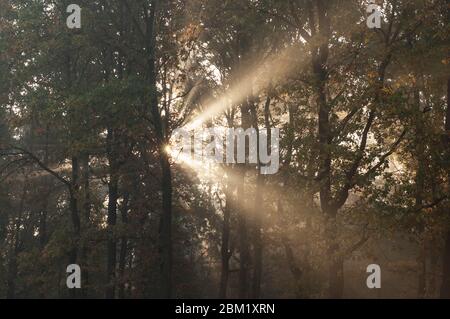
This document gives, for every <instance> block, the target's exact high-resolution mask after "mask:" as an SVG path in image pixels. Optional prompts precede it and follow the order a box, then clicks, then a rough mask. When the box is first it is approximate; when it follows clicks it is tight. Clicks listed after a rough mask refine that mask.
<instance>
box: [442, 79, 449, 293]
mask: <svg viewBox="0 0 450 319" xmlns="http://www.w3.org/2000/svg"><path fill="white" fill-rule="evenodd" d="M444 138H445V145H446V152H447V159H448V158H450V78H448V79H447V111H446V119H445V136H444ZM446 165H448V163H446ZM447 183H448V188H450V170H449V173H448V176H447ZM441 298H446V299H448V298H450V229H449V230H447V235H446V238H445V248H444V257H443V271H442V286H441Z"/></svg>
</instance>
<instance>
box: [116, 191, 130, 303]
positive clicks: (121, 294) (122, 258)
mask: <svg viewBox="0 0 450 319" xmlns="http://www.w3.org/2000/svg"><path fill="white" fill-rule="evenodd" d="M128 201H129V194H128V192H126V193H125V194H124V196H123V203H122V207H121V209H120V215H121V216H122V224H123V225H126V224H128V212H127V211H128ZM127 254H128V238H127V236H126V235H122V237H121V238H120V253H119V291H118V298H119V299H124V298H125V266H126V261H127Z"/></svg>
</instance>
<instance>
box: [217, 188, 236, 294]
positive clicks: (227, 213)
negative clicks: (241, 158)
mask: <svg viewBox="0 0 450 319" xmlns="http://www.w3.org/2000/svg"><path fill="white" fill-rule="evenodd" d="M226 187H227V189H226V192H225V200H226V202H225V207H224V208H223V224H222V246H221V248H220V252H221V258H222V259H221V269H220V287H219V298H220V299H225V298H226V297H227V287H228V276H229V274H230V257H231V251H230V247H229V245H230V220H231V209H232V208H231V207H232V206H231V202H232V196H233V192H232V189H231V187H232V186H231V182H230V181H228V183H227V186H226ZM219 200H220V199H219Z"/></svg>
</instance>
